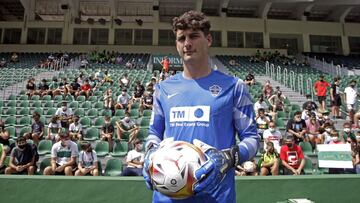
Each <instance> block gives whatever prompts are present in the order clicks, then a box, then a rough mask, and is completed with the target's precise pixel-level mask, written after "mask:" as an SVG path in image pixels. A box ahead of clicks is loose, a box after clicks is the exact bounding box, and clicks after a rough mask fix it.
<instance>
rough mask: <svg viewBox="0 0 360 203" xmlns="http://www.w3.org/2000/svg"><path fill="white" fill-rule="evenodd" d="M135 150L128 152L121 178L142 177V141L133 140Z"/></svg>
mask: <svg viewBox="0 0 360 203" xmlns="http://www.w3.org/2000/svg"><path fill="white" fill-rule="evenodd" d="M134 145H135V148H134V149H133V150H131V151H129V152H128V154H127V157H126V164H127V167H126V168H125V169H124V171H123V173H122V175H123V176H142V168H143V165H144V156H145V155H144V153H143V152H142V151H141V150H142V147H143V145H142V141H141V140H139V139H135V140H134Z"/></svg>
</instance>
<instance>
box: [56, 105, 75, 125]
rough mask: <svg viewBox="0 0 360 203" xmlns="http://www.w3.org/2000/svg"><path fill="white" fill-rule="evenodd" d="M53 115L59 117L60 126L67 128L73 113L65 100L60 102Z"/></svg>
mask: <svg viewBox="0 0 360 203" xmlns="http://www.w3.org/2000/svg"><path fill="white" fill-rule="evenodd" d="M55 115H56V116H58V117H59V118H60V122H61V126H62V127H63V128H69V125H70V121H71V119H72V118H73V116H74V113H73V111H72V109H71V108H68V107H67V103H66V102H63V103H62V104H61V107H60V108H58V109H57V110H56V112H55Z"/></svg>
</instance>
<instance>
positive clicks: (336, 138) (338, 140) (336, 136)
mask: <svg viewBox="0 0 360 203" xmlns="http://www.w3.org/2000/svg"><path fill="white" fill-rule="evenodd" d="M330 137H331V140H330V142H329V143H328V144H344V141H343V140H342V139H341V138H340V136H339V132H338V131H337V130H336V129H332V130H331V131H330Z"/></svg>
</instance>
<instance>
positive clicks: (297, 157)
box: [280, 135, 305, 175]
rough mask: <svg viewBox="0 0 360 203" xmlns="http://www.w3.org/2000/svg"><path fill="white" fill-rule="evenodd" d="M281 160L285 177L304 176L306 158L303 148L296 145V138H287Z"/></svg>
mask: <svg viewBox="0 0 360 203" xmlns="http://www.w3.org/2000/svg"><path fill="white" fill-rule="evenodd" d="M280 159H281V163H282V165H283V166H284V170H283V171H284V175H302V174H304V171H303V169H304V166H305V157H304V154H303V151H302V149H301V147H300V146H298V145H297V144H295V140H294V136H292V135H287V136H286V139H285V145H283V146H281V149H280Z"/></svg>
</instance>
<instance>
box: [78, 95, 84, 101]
mask: <svg viewBox="0 0 360 203" xmlns="http://www.w3.org/2000/svg"><path fill="white" fill-rule="evenodd" d="M85 100H86V97H85V96H84V95H80V96H78V97H76V101H78V102H84V101H85Z"/></svg>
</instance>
